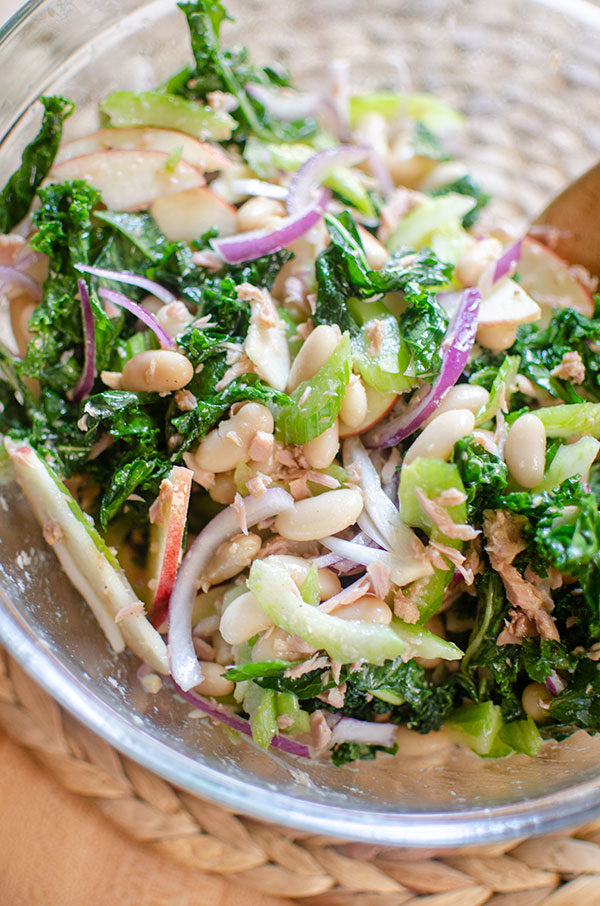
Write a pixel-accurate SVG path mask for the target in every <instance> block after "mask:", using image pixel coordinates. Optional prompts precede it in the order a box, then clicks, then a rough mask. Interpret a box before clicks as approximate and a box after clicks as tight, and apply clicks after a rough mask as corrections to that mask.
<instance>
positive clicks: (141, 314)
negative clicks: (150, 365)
mask: <svg viewBox="0 0 600 906" xmlns="http://www.w3.org/2000/svg"><path fill="white" fill-rule="evenodd" d="M98 295H99V296H100V298H101V299H106V301H107V302H112V303H113V305H118V306H119V308H125V309H127V311H130V312H131V313H132V314H133V315H135V316H136V317H137V318H139V320H140V321H142V322H143V323H144V324H145V325H146V327H149V328H150V330H151V331H153V333H154V334H156V337H157V339H158V342H159V343H160V345H161V346H162V348H163V349H173V348H174V347H175V340H173V338H172V337H170V336H169V334H168V333H167V332H166V330H164V329H163V328H162V327H161V325H160V324H159V323H158V321H157V320H156V318H155V317H154V315H153V314H151V312H149V311H148V309H146V308H144V307H143V305H138V303H137V302H134V301H133V299H128V298H127V296H124V295H123V293H119V292H117V290H116V289H105V288H104V287H103V288H102V289H99V290H98Z"/></svg>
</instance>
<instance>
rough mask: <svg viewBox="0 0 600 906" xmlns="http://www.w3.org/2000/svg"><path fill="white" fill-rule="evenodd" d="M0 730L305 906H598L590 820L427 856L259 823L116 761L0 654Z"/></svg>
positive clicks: (169, 846)
mask: <svg viewBox="0 0 600 906" xmlns="http://www.w3.org/2000/svg"><path fill="white" fill-rule="evenodd" d="M0 724H2V726H3V727H4V728H5V729H6V731H7V732H8V734H9V735H10V736H11V737H12V738H13V739H14V740H15V741H16V742H18V743H19V744H20V745H21V746H23V747H25V748H26V749H27V750H28V751H29V752H30V753H31V754H33V755H34V757H35V758H36V759H37V760H38V761H39V762H41V763H42V764H43V765H44V767H45V768H46V769H47V770H48V771H50V773H51V774H52V775H53V776H54V778H55V779H57V780H58V781H59V782H60V783H61V784H62V785H63V786H64V787H66V788H67V789H68V790H70V791H71V792H72V793H76V794H77V795H79V796H85V797H86V798H87V799H88V800H89V801H90V802H92V803H94V804H95V806H96V807H97V808H98V809H100V811H101V812H102V813H103V814H104V815H105V816H106V817H108V818H109V819H110V820H111V821H113V822H114V823H115V824H116V825H118V826H119V828H121V830H124V831H125V832H126V833H127V834H129V835H130V836H131V837H133V838H134V839H135V840H137V841H139V842H142V843H144V844H146V845H147V846H149V847H151V848H152V849H154V850H155V851H157V852H159V853H161V854H162V855H163V856H166V857H168V858H170V859H172V860H174V861H175V862H178V863H180V864H183V865H185V866H187V867H191V868H197V869H199V870H202V871H210V872H215V873H217V874H222V875H224V876H226V877H227V878H228V880H230V881H232V880H234V881H237V882H238V883H239V884H241V885H246V886H247V887H250V888H253V889H255V890H260V891H263V892H265V893H269V894H271V895H277V896H280V897H287V898H290V902H292V899H291V898H293V899H294V900H295V901H300V902H301V903H304V904H314V906H400V904H404V906H480V904H483V903H486V904H488V906H574V904H577V906H600V820H598V821H594V822H592V823H589V824H586V825H585V826H583V827H579V828H577V829H576V830H573V831H571V832H570V833H569V832H561V833H560V834H552V835H550V836H546V837H538V838H535V839H534V838H530V839H527V840H523V839H521V840H513V841H510V842H508V843H506V842H505V843H498V844H494V845H492V846H485V847H470V848H463V849H460V850H451V851H445V852H443V853H442V854H440V853H439V852H438V853H437V854H436V853H434V852H427V851H424V850H422V849H420V850H406V849H398V848H393V847H384V846H370V845H366V844H358V843H347V842H342V841H336V840H331V839H328V838H324V837H318V836H315V835H311V834H306V833H302V832H296V831H290V830H286V829H282V828H278V827H274V826H271V825H265V824H261V823H259V822H256V821H253V820H251V819H250V818H246V817H245V816H243V815H235V814H232V813H231V812H228V811H226V810H225V809H223V808H221V807H220V806H218V805H213V804H211V803H209V802H205V801H204V800H201V799H198V798H196V797H194V796H191V795H189V794H187V793H184V792H182V791H180V790H177V789H175V788H174V787H172V786H170V785H169V784H168V783H166V782H165V781H164V780H161V779H160V778H159V777H157V776H156V775H154V774H152V773H150V772H149V771H147V770H146V769H145V768H143V767H140V765H138V764H135V763H134V762H132V761H130V760H129V759H128V758H126V757H124V756H123V755H120V754H119V753H118V752H117V751H116V750H115V749H113V748H112V747H111V746H109V745H108V744H107V743H106V742H104V741H103V740H101V739H99V738H98V737H97V736H95V735H94V734H93V733H91V732H90V731H89V730H87V729H86V728H85V727H83V726H82V725H81V724H79V723H78V722H76V721H75V720H74V719H73V718H72V717H70V715H69V714H67V713H66V712H64V711H63V710H62V709H61V708H60V707H59V706H58V705H57V704H56V702H55V701H53V699H52V698H51V697H50V696H49V695H48V694H47V693H46V692H44V691H43V690H42V689H40V687H39V686H38V685H37V684H36V683H34V682H33V680H31V679H30V678H29V677H28V676H27V674H25V673H24V672H23V670H22V669H21V668H20V667H19V665H18V664H17V663H16V662H15V661H14V660H13V659H12V658H10V657H9V656H7V655H6V654H5V653H3V652H2V651H1V650H0Z"/></svg>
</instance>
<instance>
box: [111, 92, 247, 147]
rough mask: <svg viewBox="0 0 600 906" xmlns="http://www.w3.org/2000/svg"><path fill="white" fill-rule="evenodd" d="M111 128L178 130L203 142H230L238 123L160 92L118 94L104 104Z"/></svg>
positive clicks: (227, 115)
mask: <svg viewBox="0 0 600 906" xmlns="http://www.w3.org/2000/svg"><path fill="white" fill-rule="evenodd" d="M100 110H101V111H102V113H104V114H105V115H106V116H107V117H108V118H109V120H110V124H111V126H157V127H159V128H162V129H176V130H178V131H180V132H186V133H187V134H188V135H193V136H195V137H196V138H199V139H200V140H201V141H206V139H212V140H213V141H227V139H229V138H231V133H232V131H233V129H234V128H235V120H233V119H232V117H230V116H229V114H228V113H225V112H224V111H222V110H213V109H212V108H211V107H205V106H204V105H203V104H199V103H198V102H197V101H188V100H187V99H186V98H182V97H179V96H178V95H175V94H163V93H162V92H160V91H114V92H113V93H112V94H109V96H108V97H107V98H105V99H104V100H103V101H102V103H101V104H100Z"/></svg>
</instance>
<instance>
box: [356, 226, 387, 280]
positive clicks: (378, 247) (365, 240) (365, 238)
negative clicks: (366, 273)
mask: <svg viewBox="0 0 600 906" xmlns="http://www.w3.org/2000/svg"><path fill="white" fill-rule="evenodd" d="M357 228H358V235H359V236H360V238H361V240H362V244H363V246H364V248H365V255H366V256H367V264H368V265H369V267H372V268H373V270H376V271H378V270H379V269H380V268H382V267H383V265H384V264H385V263H386V262H387V260H388V259H389V257H390V253H389V252H388V250H387V249H386V247H385V245H382V244H381V242H380V241H379V239H376V238H375V236H374V235H373V233H370V232H369V231H368V230H366V229H365V228H364V227H363V226H361V225H360V224H358V225H357Z"/></svg>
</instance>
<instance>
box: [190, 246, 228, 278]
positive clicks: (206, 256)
mask: <svg viewBox="0 0 600 906" xmlns="http://www.w3.org/2000/svg"><path fill="white" fill-rule="evenodd" d="M192 264H195V265H196V267H205V268H206V270H207V271H210V272H211V273H213V274H214V273H216V272H217V271H220V270H221V268H222V267H223V259H222V258H221V257H220V256H219V255H217V253H216V252H212V251H211V250H210V249H203V250H202V251H201V252H194V253H193V254H192Z"/></svg>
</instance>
